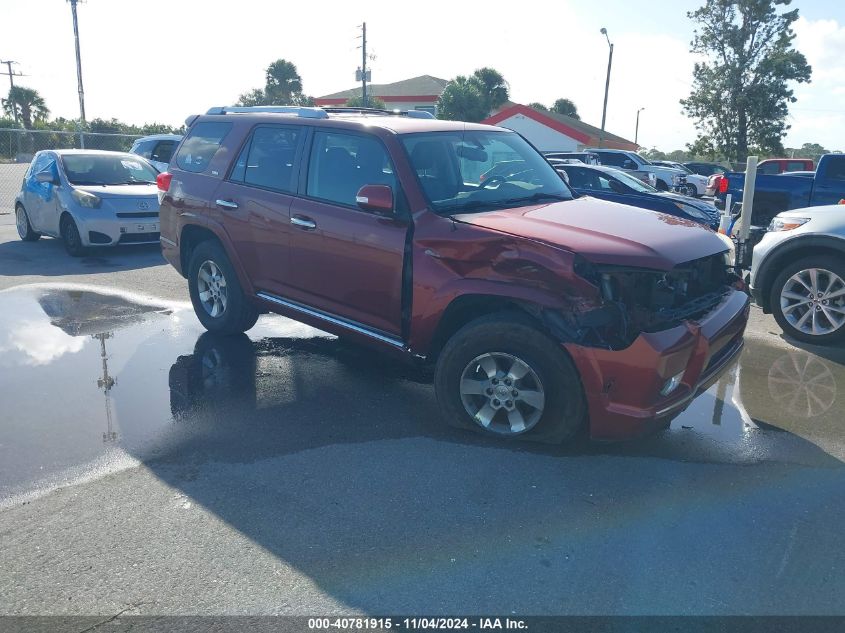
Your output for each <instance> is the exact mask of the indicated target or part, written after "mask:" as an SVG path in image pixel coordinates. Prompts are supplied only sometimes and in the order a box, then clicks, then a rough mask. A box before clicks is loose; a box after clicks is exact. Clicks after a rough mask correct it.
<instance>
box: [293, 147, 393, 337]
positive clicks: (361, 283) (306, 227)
mask: <svg viewBox="0 0 845 633" xmlns="http://www.w3.org/2000/svg"><path fill="white" fill-rule="evenodd" d="M307 169H308V171H307V176H306V177H305V178H304V192H303V193H304V195H303V196H302V197H297V198H295V199H294V200H293V203H292V205H291V209H290V221H291V233H290V261H289V266H290V270H291V273H292V274H291V276H290V278H289V281H290V292H289V294H288V296H289V298H290V299H293V300H294V301H297V302H300V303H303V304H306V305H308V306H310V307H312V308H316V309H318V310H321V311H323V312H327V313H330V314H332V315H335V316H339V317H342V318H344V319H347V320H351V321H354V322H357V323H360V324H363V325H365V326H368V327H369V328H373V329H376V330H380V331H382V332H385V333H387V334H390V335H394V336H399V335H400V334H401V311H402V270H403V261H404V252H405V236H406V233H407V230H408V222H407V220H406V219H404V218H403V217H401V213H394V214H390V215H384V214H377V213H371V212H368V211H363V210H362V209H360V208H359V207H358V206H357V204H356V200H355V197H356V194H357V192H358V190H359V189H360V188H361V187H362V186H363V185H366V184H372V185H387V186H389V187H391V189H392V190H393V196H394V200H395V201H398V205H399V209H400V211H402V210H403V209H402V205H403V200H404V196H403V195H402V192H401V190H400V189H399V185H398V180H397V178H396V175H395V170H394V168H393V163H392V161H391V160H390V157H389V155H388V152H387V150H386V148H385V147H384V145H383V143H382V142H381V141H380V140H379V139H378V138H377V137H375V136H373V135H368V134H357V133H353V132H348V131H345V130H344V131H333V130H315V131H314V134H313V138H312V140H311V143H310V156H309V160H308V166H307Z"/></svg>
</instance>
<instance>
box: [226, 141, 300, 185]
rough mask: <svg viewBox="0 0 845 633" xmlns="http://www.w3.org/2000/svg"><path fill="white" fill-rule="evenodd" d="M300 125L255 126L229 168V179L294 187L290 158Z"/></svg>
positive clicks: (253, 183) (291, 159)
mask: <svg viewBox="0 0 845 633" xmlns="http://www.w3.org/2000/svg"><path fill="white" fill-rule="evenodd" d="M301 136H302V128H301V127H298V126H292V125H265V126H260V127H257V128H255V131H254V132H253V133H252V137H251V138H250V140H249V142H248V143H247V144H246V145H245V146H244V148H243V150H242V151H241V155H240V156H239V157H238V160H237V162H236V163H235V168H234V169H233V170H232V175H231V177H230V179H231V180H236V181H240V182H243V183H245V184H248V185H255V186H257V187H265V188H267V189H275V190H276V191H284V192H293V191H294V180H293V178H294V169H293V162H294V156H295V155H296V148H297V145H298V144H299V141H300V138H301Z"/></svg>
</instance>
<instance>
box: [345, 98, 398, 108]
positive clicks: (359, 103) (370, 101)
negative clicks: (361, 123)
mask: <svg viewBox="0 0 845 633" xmlns="http://www.w3.org/2000/svg"><path fill="white" fill-rule="evenodd" d="M344 105H345V106H346V107H347V108H363V107H364V98H363V97H362V96H361V95H356V96H354V97H352V98H351V99H349V100H348V101H347V102H346V103H345V104H344ZM367 107H368V108H381V109H382V110H384V109H386V108H387V106H386V105H385V103H384V100H383V99H382V98H381V97H374V96H371V95H367Z"/></svg>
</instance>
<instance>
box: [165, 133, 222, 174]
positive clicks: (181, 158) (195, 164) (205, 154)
mask: <svg viewBox="0 0 845 633" xmlns="http://www.w3.org/2000/svg"><path fill="white" fill-rule="evenodd" d="M231 129H232V124H231V123H226V122H224V121H202V122H200V123H197V124H196V125H194V126H193V127H192V128H191V131H190V132H189V133H188V137H187V138H186V139H185V142H184V143H182V147H181V148H180V149H179V153H178V154H177V155H176V164H177V165H178V166H179V168H180V169H184V170H185V171H192V172H194V173H197V174H198V173H201V172H204V171H205V170H206V169H207V168H208V165H209V163H210V162H211V159H212V157H213V156H214V154H215V153H216V152H217V150H218V149H219V148H220V144H221V143H222V142H223V139H224V138H226V135H227V134H228V133H229V131H230V130H231Z"/></svg>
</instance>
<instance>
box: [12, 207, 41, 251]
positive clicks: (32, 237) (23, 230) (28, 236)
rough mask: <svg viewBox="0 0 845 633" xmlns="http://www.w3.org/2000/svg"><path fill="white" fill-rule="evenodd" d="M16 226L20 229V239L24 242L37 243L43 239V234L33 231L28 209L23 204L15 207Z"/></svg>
mask: <svg viewBox="0 0 845 633" xmlns="http://www.w3.org/2000/svg"><path fill="white" fill-rule="evenodd" d="M15 226H16V227H17V229H18V237H20V238H21V239H22V240H23V241H24V242H36V241H38V240H39V239H40V238H41V233H39V232H38V231H34V230H33V229H32V224H30V223H29V216H28V215H27V214H26V209H24V208H23V205H21V204H19V205H18V206H16V207H15Z"/></svg>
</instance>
